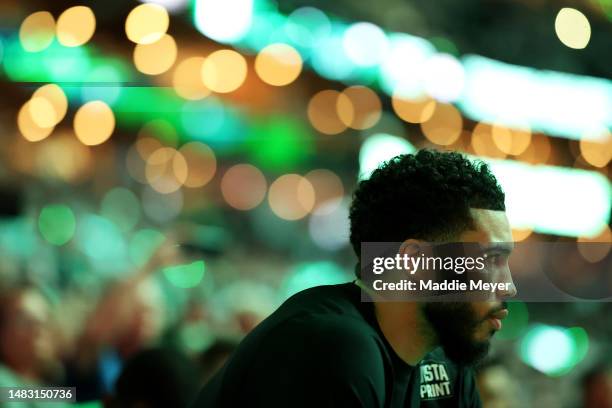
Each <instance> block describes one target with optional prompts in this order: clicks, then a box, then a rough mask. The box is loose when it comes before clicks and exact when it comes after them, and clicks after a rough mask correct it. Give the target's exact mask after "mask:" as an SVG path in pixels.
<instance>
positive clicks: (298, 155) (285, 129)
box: [248, 116, 314, 171]
mask: <svg viewBox="0 0 612 408" xmlns="http://www.w3.org/2000/svg"><path fill="white" fill-rule="evenodd" d="M248 146H249V156H250V158H251V160H252V161H253V162H254V163H255V164H256V165H257V166H258V167H261V168H263V169H266V170H272V171H284V170H289V169H292V168H295V166H297V165H299V164H301V163H303V162H304V161H305V160H307V159H308V157H309V156H310V155H311V154H312V152H313V150H314V149H313V143H312V137H311V135H310V133H309V132H308V130H307V129H306V128H305V127H304V124H303V123H301V122H299V121H297V120H295V119H292V118H289V117H283V116H273V117H270V118H269V119H267V120H256V121H255V122H254V123H253V124H252V127H251V135H250V137H249V143H248Z"/></svg>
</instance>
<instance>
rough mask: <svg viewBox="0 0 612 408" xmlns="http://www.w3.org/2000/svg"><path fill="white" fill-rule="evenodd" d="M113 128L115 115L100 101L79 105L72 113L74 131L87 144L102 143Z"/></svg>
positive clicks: (109, 135)
mask: <svg viewBox="0 0 612 408" xmlns="http://www.w3.org/2000/svg"><path fill="white" fill-rule="evenodd" d="M113 130H115V115H113V111H112V110H111V108H109V107H108V105H107V104H106V103H104V102H102V101H91V102H87V103H86V104H85V105H83V106H81V107H80V108H79V110H78V111H77V112H76V114H75V115H74V133H75V134H76V135H77V138H78V139H79V140H80V141H81V143H83V144H84V145H87V146H96V145H99V144H101V143H104V142H105V141H107V140H108V138H109V137H111V135H112V133H113Z"/></svg>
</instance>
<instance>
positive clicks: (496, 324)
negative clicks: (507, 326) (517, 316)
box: [488, 309, 508, 330]
mask: <svg viewBox="0 0 612 408" xmlns="http://www.w3.org/2000/svg"><path fill="white" fill-rule="evenodd" d="M506 317H508V309H501V310H497V311H495V312H493V313H491V314H490V315H489V317H488V320H489V321H490V322H491V324H492V325H493V328H494V329H495V330H501V328H502V322H501V321H502V320H504V319H505V318H506Z"/></svg>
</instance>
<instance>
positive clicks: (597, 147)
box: [580, 131, 612, 168]
mask: <svg viewBox="0 0 612 408" xmlns="http://www.w3.org/2000/svg"><path fill="white" fill-rule="evenodd" d="M580 153H581V155H582V157H583V158H584V160H586V162H587V163H589V164H590V165H591V166H594V167H599V168H603V167H606V166H607V165H608V163H610V159H612V134H611V133H609V132H607V131H606V134H605V135H604V138H603V140H602V141H601V142H599V141H598V142H595V141H591V140H586V139H580Z"/></svg>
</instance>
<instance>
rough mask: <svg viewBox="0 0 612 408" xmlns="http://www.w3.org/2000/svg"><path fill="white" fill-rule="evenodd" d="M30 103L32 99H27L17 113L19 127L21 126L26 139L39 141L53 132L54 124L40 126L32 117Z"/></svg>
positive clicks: (20, 128) (20, 129) (20, 130)
mask: <svg viewBox="0 0 612 408" xmlns="http://www.w3.org/2000/svg"><path fill="white" fill-rule="evenodd" d="M30 104H31V101H27V102H26V103H24V104H23V106H22V107H21V109H20V110H19V113H18V114H17V127H18V128H19V132H20V133H21V135H22V136H23V137H24V139H26V140H27V141H29V142H38V141H40V140H43V139H44V138H46V137H47V136H49V135H50V134H51V132H53V126H52V127H40V126H38V125H37V124H36V122H34V120H33V118H32V115H31V109H30Z"/></svg>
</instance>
